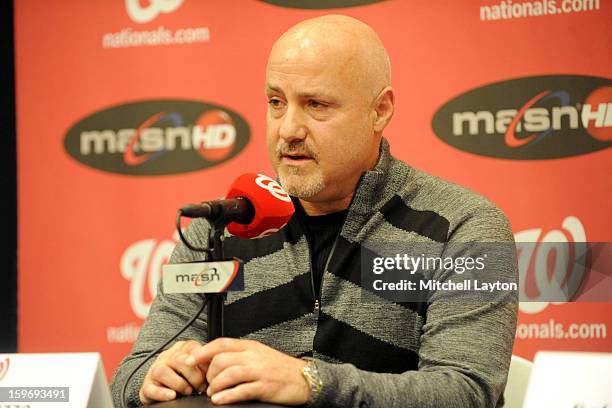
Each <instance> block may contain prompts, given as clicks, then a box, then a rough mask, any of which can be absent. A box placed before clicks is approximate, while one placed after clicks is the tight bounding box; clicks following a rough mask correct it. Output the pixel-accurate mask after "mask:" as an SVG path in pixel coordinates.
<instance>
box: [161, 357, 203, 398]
mask: <svg viewBox="0 0 612 408" xmlns="http://www.w3.org/2000/svg"><path fill="white" fill-rule="evenodd" d="M166 364H167V365H168V366H169V367H170V368H171V369H173V370H174V371H176V372H177V373H179V374H180V375H182V376H183V377H184V378H185V379H186V380H187V381H188V382H189V384H191V385H192V386H193V388H195V389H196V390H198V391H200V392H202V391H204V381H205V379H204V373H203V372H202V371H201V370H200V368H199V367H198V365H197V363H196V360H195V358H194V357H193V356H192V355H191V354H186V353H175V354H173V355H172V357H170V358H169V359H168V361H167V362H166Z"/></svg>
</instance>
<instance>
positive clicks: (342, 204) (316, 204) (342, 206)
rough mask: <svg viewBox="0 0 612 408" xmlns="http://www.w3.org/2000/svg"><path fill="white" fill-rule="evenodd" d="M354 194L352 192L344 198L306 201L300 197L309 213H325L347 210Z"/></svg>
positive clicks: (301, 202) (303, 206)
mask: <svg viewBox="0 0 612 408" xmlns="http://www.w3.org/2000/svg"><path fill="white" fill-rule="evenodd" d="M353 194H354V193H351V194H349V195H348V196H346V197H344V198H341V199H339V200H333V201H306V200H303V199H301V198H300V204H302V208H304V211H305V212H306V214H308V215H325V214H330V213H333V212H338V211H342V210H346V209H347V208H348V207H349V205H350V204H351V199H352V198H353Z"/></svg>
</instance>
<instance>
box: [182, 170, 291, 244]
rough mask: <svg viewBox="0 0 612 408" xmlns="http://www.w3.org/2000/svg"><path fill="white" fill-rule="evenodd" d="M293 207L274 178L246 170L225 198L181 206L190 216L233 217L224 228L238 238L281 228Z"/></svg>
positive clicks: (263, 233) (259, 236)
mask: <svg viewBox="0 0 612 408" xmlns="http://www.w3.org/2000/svg"><path fill="white" fill-rule="evenodd" d="M294 212H295V208H294V207H293V203H292V202H291V198H290V197H289V194H287V193H286V192H285V190H283V188H282V187H281V185H280V184H278V183H277V182H276V180H274V179H272V178H270V177H268V176H265V175H263V174H255V173H248V174H243V175H241V176H240V177H238V178H237V179H236V180H235V181H234V183H232V186H231V187H230V190H229V192H228V193H227V196H226V198H225V199H224V200H214V201H204V202H202V203H199V204H190V205H187V206H185V207H182V208H181V215H183V216H185V217H190V218H198V217H205V218H208V219H211V218H212V219H216V218H218V217H225V219H228V220H232V222H231V223H229V224H228V226H227V230H228V231H229V232H230V234H232V235H236V236H238V237H241V238H261V237H264V236H266V235H270V234H273V233H275V232H276V231H278V230H279V229H281V228H282V227H283V226H284V225H285V224H287V222H289V219H290V218H291V216H293V213H294Z"/></svg>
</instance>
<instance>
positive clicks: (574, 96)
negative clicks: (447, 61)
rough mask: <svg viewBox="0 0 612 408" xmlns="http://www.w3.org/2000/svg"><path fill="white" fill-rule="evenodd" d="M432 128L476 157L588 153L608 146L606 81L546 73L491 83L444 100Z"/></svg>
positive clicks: (610, 117)
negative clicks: (546, 74) (446, 100)
mask: <svg viewBox="0 0 612 408" xmlns="http://www.w3.org/2000/svg"><path fill="white" fill-rule="evenodd" d="M432 127H433V130H434V132H435V134H436V135H437V136H438V137H439V138H440V139H441V140H442V141H444V142H445V143H447V144H449V145H451V146H453V147H455V148H457V149H460V150H463V151H466V152H470V153H475V154H478V155H482V156H489V157H498V158H505V159H512V160H542V159H555V158H562V157H570V156H577V155H581V154H586V153H591V152H594V151H597V150H602V149H606V148H608V147H610V146H612V80H610V79H607V78H599V77H589V76H577V75H550V76H539V77H527V78H519V79H513V80H509V81H502V82H496V83H493V84H489V85H486V86H482V87H479V88H476V89H473V90H470V91H468V92H466V93H463V94H461V95H459V96H457V97H455V98H454V99H452V100H450V101H448V102H447V103H446V104H444V105H443V106H442V107H441V108H440V109H439V110H438V111H437V112H436V113H435V115H434V117H433V120H432Z"/></svg>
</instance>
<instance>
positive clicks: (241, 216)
mask: <svg viewBox="0 0 612 408" xmlns="http://www.w3.org/2000/svg"><path fill="white" fill-rule="evenodd" d="M180 212H181V215H182V216H184V217H187V218H206V219H209V220H217V219H219V218H221V217H223V218H224V219H226V220H229V221H233V222H237V223H238V224H245V225H246V224H250V223H251V221H253V218H255V207H254V206H253V204H252V203H251V201H250V200H248V199H246V198H244V197H237V198H229V199H225V200H213V201H203V202H201V203H199V204H187V205H186V206H184V207H181V209H180Z"/></svg>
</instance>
